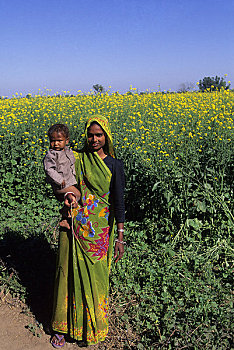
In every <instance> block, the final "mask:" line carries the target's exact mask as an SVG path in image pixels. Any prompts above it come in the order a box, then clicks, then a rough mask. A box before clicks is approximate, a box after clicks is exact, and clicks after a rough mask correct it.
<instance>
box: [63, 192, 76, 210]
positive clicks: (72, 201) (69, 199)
mask: <svg viewBox="0 0 234 350" xmlns="http://www.w3.org/2000/svg"><path fill="white" fill-rule="evenodd" d="M64 204H65V205H66V206H67V207H69V208H71V206H72V207H73V208H77V207H78V203H77V200H76V196H75V194H71V193H69V194H68V195H66V197H65V199H64Z"/></svg>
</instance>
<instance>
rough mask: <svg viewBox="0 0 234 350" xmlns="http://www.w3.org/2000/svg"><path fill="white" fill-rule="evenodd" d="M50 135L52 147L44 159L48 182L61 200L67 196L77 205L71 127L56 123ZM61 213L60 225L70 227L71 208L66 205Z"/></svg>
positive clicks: (78, 197) (71, 202) (77, 191)
mask: <svg viewBox="0 0 234 350" xmlns="http://www.w3.org/2000/svg"><path fill="white" fill-rule="evenodd" d="M48 136H49V139H50V149H49V151H48V152H47V153H46V155H45V158H44V160H43V164H44V169H45V173H46V179H47V182H49V183H50V184H51V186H52V189H53V192H54V194H55V197H56V198H57V199H58V200H59V201H60V202H63V201H64V199H65V198H67V200H68V202H69V203H70V204H72V205H73V207H77V201H78V200H79V199H80V191H79V190H78V189H77V188H76V185H77V182H76V177H75V175H76V173H75V165H74V164H75V157H74V154H73V152H72V150H71V149H70V148H68V147H67V144H68V142H69V129H68V127H67V126H66V125H64V124H54V125H52V126H51V127H50V128H49V130H48ZM61 213H62V220H61V222H60V226H62V227H66V228H68V229H70V225H69V223H68V221H67V218H68V216H70V215H69V214H70V212H69V209H68V208H67V207H65V206H64V208H63V209H62V211H61Z"/></svg>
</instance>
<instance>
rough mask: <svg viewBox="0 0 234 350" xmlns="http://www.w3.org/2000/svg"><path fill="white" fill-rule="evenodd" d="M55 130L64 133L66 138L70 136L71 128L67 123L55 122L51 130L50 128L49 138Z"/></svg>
mask: <svg viewBox="0 0 234 350" xmlns="http://www.w3.org/2000/svg"><path fill="white" fill-rule="evenodd" d="M54 132H57V133H60V134H63V135H64V136H65V137H66V139H68V138H69V129H68V127H67V126H66V125H65V124H54V125H52V126H51V127H50V128H49V130H48V133H47V135H48V136H49V138H51V137H52V134H53V133H54Z"/></svg>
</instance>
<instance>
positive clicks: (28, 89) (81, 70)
mask: <svg viewBox="0 0 234 350" xmlns="http://www.w3.org/2000/svg"><path fill="white" fill-rule="evenodd" d="M233 18H234V1H233V0H225V1H223V0H98V1H97V0H96V1H94V0H57V1H54V0H39V1H36V0H23V1H19V0H0V32H1V36H0V38H1V39H0V40H1V44H0V95H1V96H9V97H10V96H11V95H12V94H14V93H15V92H18V93H20V92H21V93H23V95H25V94H26V93H37V92H38V89H42V90H43V88H44V87H46V88H48V89H51V94H53V93H56V92H59V93H61V92H62V91H70V92H71V93H74V94H76V93H77V91H78V90H82V91H83V92H87V91H89V90H90V89H91V88H92V86H93V85H94V84H97V83H98V84H102V85H103V86H104V87H105V88H108V86H111V91H120V92H125V91H127V90H128V89H129V86H130V85H132V86H133V87H135V88H137V89H138V90H139V91H145V90H146V89H150V90H153V91H157V90H158V89H159V85H160V89H161V90H169V89H171V90H178V88H179V87H180V84H181V83H185V82H192V83H195V84H196V82H197V81H198V80H199V79H202V78H203V77H204V76H215V75H219V76H224V74H227V80H230V81H231V83H232V87H233V86H234V39H233V38H234V20H233Z"/></svg>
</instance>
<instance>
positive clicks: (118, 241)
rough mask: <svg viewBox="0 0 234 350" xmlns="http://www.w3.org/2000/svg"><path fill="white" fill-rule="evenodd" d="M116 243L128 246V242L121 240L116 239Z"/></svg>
mask: <svg viewBox="0 0 234 350" xmlns="http://www.w3.org/2000/svg"><path fill="white" fill-rule="evenodd" d="M115 242H117V243H120V244H124V245H126V244H127V243H126V242H124V241H120V240H119V239H116V240H115Z"/></svg>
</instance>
